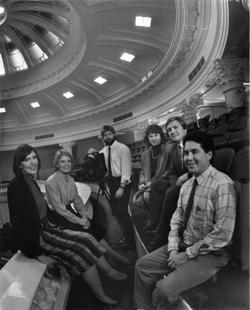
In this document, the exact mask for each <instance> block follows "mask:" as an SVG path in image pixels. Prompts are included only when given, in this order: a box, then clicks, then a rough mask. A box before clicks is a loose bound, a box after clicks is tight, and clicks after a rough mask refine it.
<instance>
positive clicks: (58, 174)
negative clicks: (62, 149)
mask: <svg viewBox="0 0 250 310" xmlns="http://www.w3.org/2000/svg"><path fill="white" fill-rule="evenodd" d="M56 174H57V176H58V177H59V178H60V179H63V180H65V181H66V182H69V179H70V176H69V175H68V174H63V173H62V172H60V171H56Z"/></svg>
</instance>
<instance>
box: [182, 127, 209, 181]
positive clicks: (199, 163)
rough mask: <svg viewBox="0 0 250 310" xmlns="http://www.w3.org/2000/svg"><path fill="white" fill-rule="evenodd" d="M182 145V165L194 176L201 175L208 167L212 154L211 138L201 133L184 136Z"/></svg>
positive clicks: (195, 132) (196, 132)
mask: <svg viewBox="0 0 250 310" xmlns="http://www.w3.org/2000/svg"><path fill="white" fill-rule="evenodd" d="M183 143H184V163H185V165H186V167H187V169H188V171H189V172H191V173H192V174H194V175H195V176H199V175H200V174H202V173H203V172H204V171H205V170H207V168H208V167H209V166H210V163H211V161H212V159H213V154H214V142H213V138H212V137H211V136H210V135H208V134H206V133H205V132H202V131H198V130H197V131H194V132H191V133H189V134H187V135H186V137H185V138H184V140H183Z"/></svg>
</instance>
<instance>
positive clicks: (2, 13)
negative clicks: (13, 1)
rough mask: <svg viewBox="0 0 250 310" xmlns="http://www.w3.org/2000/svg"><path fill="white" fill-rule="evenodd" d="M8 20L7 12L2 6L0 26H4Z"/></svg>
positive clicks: (0, 8)
mask: <svg viewBox="0 0 250 310" xmlns="http://www.w3.org/2000/svg"><path fill="white" fill-rule="evenodd" d="M6 19H7V11H6V9H5V7H4V6H2V5H0V25H2V24H3V23H4V22H5V21H6Z"/></svg>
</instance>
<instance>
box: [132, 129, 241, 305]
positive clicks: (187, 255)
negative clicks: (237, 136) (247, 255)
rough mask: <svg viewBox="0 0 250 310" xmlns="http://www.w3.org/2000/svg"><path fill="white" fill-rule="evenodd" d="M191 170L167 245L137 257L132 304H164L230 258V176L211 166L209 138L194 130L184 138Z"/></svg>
mask: <svg viewBox="0 0 250 310" xmlns="http://www.w3.org/2000/svg"><path fill="white" fill-rule="evenodd" d="M183 145H184V163H185V165H186V167H187V169H188V171H189V173H190V174H192V177H191V178H190V179H189V180H187V181H186V182H185V183H184V184H183V186H182V187H181V190H180V195H179V199H178V205H177V209H176V211H175V212H174V215H173V217H172V219H171V231H170V233H169V236H168V244H166V245H164V246H163V247H161V248H159V249H157V250H156V251H153V252H152V253H150V254H147V255H145V256H143V257H141V258H140V259H139V260H138V261H137V263H136V267H135V294H134V299H135V305H136V306H137V307H138V308H139V309H144V310H151V309H155V306H157V309H158V310H161V309H169V308H171V306H169V304H174V303H176V302H178V299H179V295H180V294H181V293H182V292H184V291H186V290H188V289H190V288H192V287H194V286H196V285H199V284H201V283H202V282H204V281H206V280H208V279H209V278H210V277H212V276H213V275H214V274H215V273H216V272H218V271H219V270H220V269H221V268H222V267H223V266H225V265H226V264H227V263H228V261H229V246H230V244H231V240H232V236H233V231H234V225H235V216H236V191H235V185H234V183H233V181H232V180H231V179H230V178H229V177H228V176H227V175H226V174H224V173H222V172H220V171H218V170H217V169H215V168H214V167H213V166H212V165H211V161H212V158H213V153H214V143H213V139H212V137H211V136H209V135H208V134H206V133H204V132H201V131H196V132H192V133H190V134H187V136H186V137H185V138H184V140H183Z"/></svg>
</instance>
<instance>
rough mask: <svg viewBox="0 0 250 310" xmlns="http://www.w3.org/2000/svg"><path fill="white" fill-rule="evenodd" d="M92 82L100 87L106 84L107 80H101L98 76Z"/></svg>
mask: <svg viewBox="0 0 250 310" xmlns="http://www.w3.org/2000/svg"><path fill="white" fill-rule="evenodd" d="M94 81H95V82H96V83H98V84H101V85H102V84H104V83H106V82H107V80H106V79H105V78H103V77H102V76H98V77H97V78H96V79H94Z"/></svg>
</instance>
